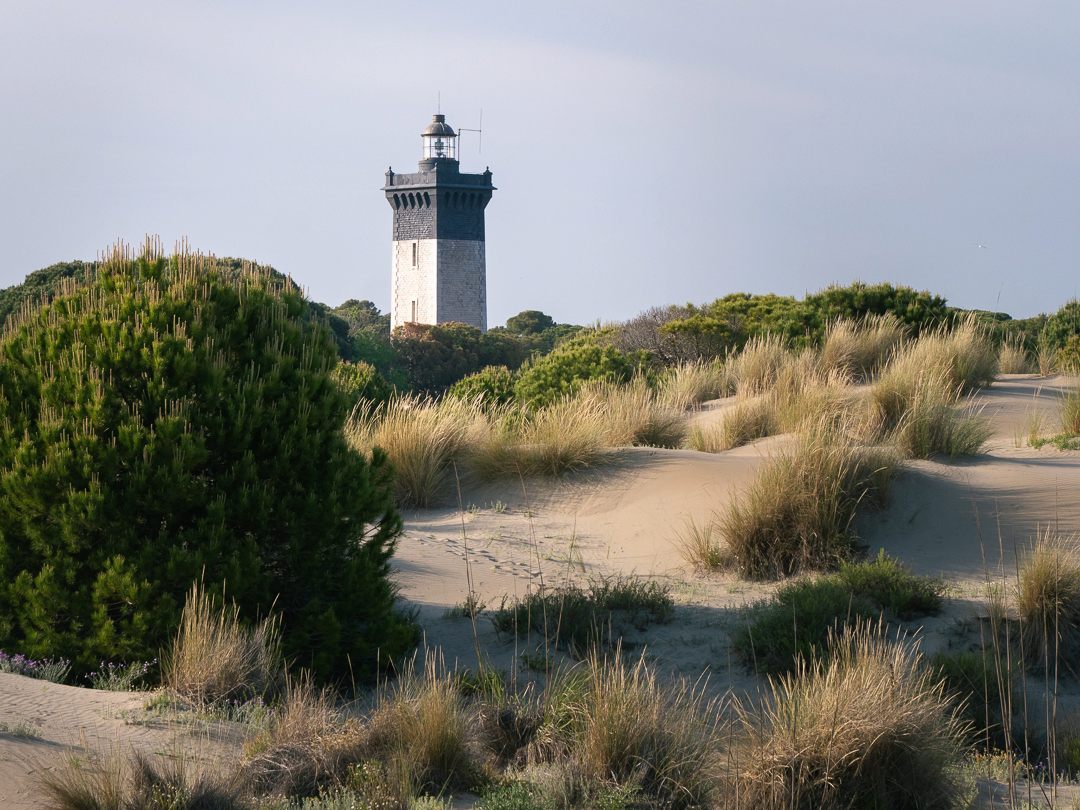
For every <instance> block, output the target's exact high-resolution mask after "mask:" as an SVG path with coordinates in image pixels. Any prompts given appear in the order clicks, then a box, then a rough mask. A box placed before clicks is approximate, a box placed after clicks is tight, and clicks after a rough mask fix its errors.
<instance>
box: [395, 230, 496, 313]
mask: <svg viewBox="0 0 1080 810" xmlns="http://www.w3.org/2000/svg"><path fill="white" fill-rule="evenodd" d="M414 245H415V246H416V264H415V265H414V264H413V246H414ZM391 275H392V279H391V284H392V287H393V300H392V301H391V304H390V328H391V329H395V328H397V327H398V326H400V325H401V324H403V323H406V322H408V321H412V320H415V321H416V322H417V323H448V322H449V321H457V322H458V323H468V324H472V325H473V326H478V327H479V328H480V330H481V331H487V268H486V258H485V252H484V243H483V242H477V241H475V240H471V239H413V240H401V241H397V242H394V243H393V265H392V274H391ZM414 301H415V302H416V313H415V318H414V317H413V302H414Z"/></svg>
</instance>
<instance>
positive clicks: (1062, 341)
mask: <svg viewBox="0 0 1080 810" xmlns="http://www.w3.org/2000/svg"><path fill="white" fill-rule="evenodd" d="M1074 335H1080V299H1077V298H1074V299H1072V300H1071V301H1067V302H1066V303H1065V306H1063V307H1062V308H1061V309H1059V310H1058V311H1057V312H1055V313H1054V314H1053V315H1051V316H1050V317H1049V318H1048V319H1047V321H1046V326H1044V327H1043V330H1042V333H1041V334H1040V335H1039V345H1040V346H1042V347H1044V348H1045V349H1047V350H1049V351H1051V352H1056V351H1057V350H1058V349H1063V348H1064V347H1065V345H1066V344H1067V343H1068V342H1069V338H1071V337H1073V336H1074Z"/></svg>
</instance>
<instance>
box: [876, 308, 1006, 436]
mask: <svg viewBox="0 0 1080 810" xmlns="http://www.w3.org/2000/svg"><path fill="white" fill-rule="evenodd" d="M997 367H998V366H997V353H996V352H995V351H994V348H993V345H992V344H991V342H990V339H989V337H988V336H987V335H986V332H985V330H984V329H983V328H982V327H981V326H980V325H979V324H978V323H977V322H976V321H975V319H974V318H971V317H968V318H965V319H963V320H962V321H960V323H958V324H956V325H955V326H954V327H953V328H952V329H948V328H947V327H946V326H944V325H942V326H941V327H939V328H937V329H935V330H933V331H931V332H929V333H926V334H923V335H921V336H920V337H919V339H918V340H914V341H909V342H907V343H903V344H900V345H898V346H897V348H896V350H895V351H894V352H893V355H892V357H891V358H890V360H889V362H888V364H887V365H886V367H885V369H884V371H883V372H882V374H881V376H880V377H879V378H878V380H877V383H876V384H875V386H874V400H875V403H876V404H877V407H878V409H879V411H880V413H881V415H882V417H883V419H884V421H885V422H886V424H887V425H888V426H890V427H891V426H893V425H896V424H897V423H898V422H899V421H900V419H901V418H902V417H903V415H904V413H905V412H907V411H908V410H910V409H911V406H912V403H913V401H914V399H915V397H916V396H917V395H918V393H919V391H920V390H924V389H926V388H927V387H928V386H932V387H934V388H940V389H941V390H942V391H944V392H945V396H947V397H949V398H951V400H952V401H953V402H955V401H957V400H958V399H959V398H960V397H962V396H964V395H966V394H969V393H971V392H972V391H975V390H977V389H979V388H986V387H987V386H989V385H990V384H991V383H992V382H993V381H994V377H995V376H996V375H997Z"/></svg>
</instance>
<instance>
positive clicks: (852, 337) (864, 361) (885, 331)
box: [821, 315, 907, 379]
mask: <svg viewBox="0 0 1080 810" xmlns="http://www.w3.org/2000/svg"><path fill="white" fill-rule="evenodd" d="M906 331H907V330H906V329H905V328H904V325H903V324H902V323H900V321H898V320H897V319H896V317H895V316H893V315H871V316H869V317H867V318H865V319H864V320H861V321H853V320H851V319H848V318H837V319H835V320H833V321H832V322H830V323H829V324H828V326H827V327H826V329H825V341H824V343H823V344H822V346H821V367H822V369H823V370H825V371H826V372H836V373H839V374H841V375H844V376H849V377H852V378H854V379H860V378H865V377H869V376H870V375H872V374H875V373H877V372H878V371H879V370H880V369H881V368H882V367H883V366H884V365H885V363H886V361H887V360H888V358H889V356H890V354H891V353H892V352H893V350H894V349H895V347H896V346H897V345H898V344H899V343H900V341H901V340H903V338H904V336H905V334H906Z"/></svg>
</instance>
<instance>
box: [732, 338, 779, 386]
mask: <svg viewBox="0 0 1080 810" xmlns="http://www.w3.org/2000/svg"><path fill="white" fill-rule="evenodd" d="M790 354H791V353H790V351H789V350H788V349H787V347H786V346H784V341H783V339H782V338H781V337H780V336H779V335H772V334H766V335H761V336H757V337H753V338H750V340H748V341H747V342H746V345H745V346H744V347H743V349H742V351H741V352H739V353H738V354H737V355H735V356H734V357H733V358H732V359H731V361H730V362H732V363H733V364H734V373H735V380H736V386H737V390H738V391H739V393H742V394H760V393H764V392H766V391H768V389H769V388H770V387H771V386H772V384H773V383H774V382H775V381H776V378H777V377H778V376H779V375H780V369H782V368H783V367H784V365H785V364H786V363H787V362H788V361H789V356H790Z"/></svg>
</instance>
